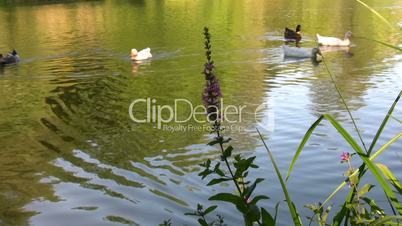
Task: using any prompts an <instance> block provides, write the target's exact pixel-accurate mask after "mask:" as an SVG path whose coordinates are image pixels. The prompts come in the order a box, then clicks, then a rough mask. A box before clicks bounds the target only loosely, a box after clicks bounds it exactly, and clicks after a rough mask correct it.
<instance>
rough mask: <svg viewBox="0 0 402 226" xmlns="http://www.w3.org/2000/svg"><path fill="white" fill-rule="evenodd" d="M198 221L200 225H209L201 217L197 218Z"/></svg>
mask: <svg viewBox="0 0 402 226" xmlns="http://www.w3.org/2000/svg"><path fill="white" fill-rule="evenodd" d="M198 223H199V224H200V225H201V226H209V225H208V223H207V222H206V221H205V220H204V219H202V218H198Z"/></svg>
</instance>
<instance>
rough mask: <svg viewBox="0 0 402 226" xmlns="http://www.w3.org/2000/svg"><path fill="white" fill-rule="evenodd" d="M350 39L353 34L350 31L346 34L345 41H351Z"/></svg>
mask: <svg viewBox="0 0 402 226" xmlns="http://www.w3.org/2000/svg"><path fill="white" fill-rule="evenodd" d="M350 37H352V32H351V31H348V32H346V33H345V39H349V38H350Z"/></svg>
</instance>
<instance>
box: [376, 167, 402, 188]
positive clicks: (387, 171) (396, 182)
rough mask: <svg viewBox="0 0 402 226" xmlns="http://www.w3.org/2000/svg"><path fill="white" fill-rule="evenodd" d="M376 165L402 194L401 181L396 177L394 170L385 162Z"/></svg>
mask: <svg viewBox="0 0 402 226" xmlns="http://www.w3.org/2000/svg"><path fill="white" fill-rule="evenodd" d="M376 165H377V167H378V168H379V169H380V170H381V172H382V173H383V174H384V176H385V177H386V178H387V179H388V180H389V182H390V183H391V184H392V185H393V186H394V188H395V189H396V190H397V191H398V192H399V194H402V185H401V184H400V183H399V180H398V179H397V178H396V177H395V175H394V174H393V173H392V171H391V170H390V169H389V168H388V167H387V166H386V165H384V164H381V163H377V164H376Z"/></svg>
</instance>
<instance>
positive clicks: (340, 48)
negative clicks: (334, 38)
mask: <svg viewBox="0 0 402 226" xmlns="http://www.w3.org/2000/svg"><path fill="white" fill-rule="evenodd" d="M320 51H321V53H330V52H337V51H343V52H344V54H345V57H346V58H350V57H352V56H353V53H352V52H351V51H350V47H349V46H320Z"/></svg>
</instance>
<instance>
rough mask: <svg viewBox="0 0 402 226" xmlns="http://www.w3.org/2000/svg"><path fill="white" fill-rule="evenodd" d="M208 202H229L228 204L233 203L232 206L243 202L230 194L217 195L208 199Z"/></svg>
mask: <svg viewBox="0 0 402 226" xmlns="http://www.w3.org/2000/svg"><path fill="white" fill-rule="evenodd" d="M208 200H210V201H222V202H230V203H233V204H234V205H239V204H241V203H242V202H243V200H242V199H241V198H240V197H239V196H236V195H233V194H230V193H219V194H216V195H213V196H211V197H209V199H208Z"/></svg>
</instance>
